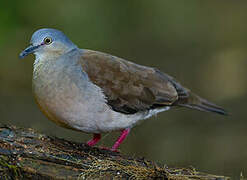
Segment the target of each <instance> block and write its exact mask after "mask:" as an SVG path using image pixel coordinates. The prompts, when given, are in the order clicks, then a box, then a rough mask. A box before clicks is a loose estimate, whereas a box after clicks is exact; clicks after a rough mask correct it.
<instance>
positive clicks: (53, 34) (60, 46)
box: [19, 28, 77, 58]
mask: <svg viewBox="0 0 247 180" xmlns="http://www.w3.org/2000/svg"><path fill="white" fill-rule="evenodd" d="M30 44H31V45H30V46H29V47H27V48H26V49H25V50H24V51H22V52H21V54H20V56H19V57H20V58H24V57H25V56H27V55H29V54H32V53H33V54H35V56H36V58H37V57H41V56H47V55H48V57H52V56H54V57H56V56H60V55H61V54H64V53H66V52H68V51H70V50H72V49H74V48H77V47H76V45H75V44H74V43H72V42H71V41H70V40H69V38H67V37H66V36H65V35H64V34H63V33H62V32H61V31H59V30H56V29H50V28H44V29H39V30H37V31H35V32H34V33H33V35H32V38H31V41H30Z"/></svg>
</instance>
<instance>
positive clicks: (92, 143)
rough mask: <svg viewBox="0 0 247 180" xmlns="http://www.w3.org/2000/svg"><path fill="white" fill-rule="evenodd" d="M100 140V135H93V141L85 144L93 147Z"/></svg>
mask: <svg viewBox="0 0 247 180" xmlns="http://www.w3.org/2000/svg"><path fill="white" fill-rule="evenodd" d="M100 138H101V135H100V134H93V139H91V140H90V141H88V142H87V145H89V146H94V145H95V144H96V143H97V142H98V141H99V140H100Z"/></svg>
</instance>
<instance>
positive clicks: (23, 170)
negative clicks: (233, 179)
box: [0, 126, 228, 180]
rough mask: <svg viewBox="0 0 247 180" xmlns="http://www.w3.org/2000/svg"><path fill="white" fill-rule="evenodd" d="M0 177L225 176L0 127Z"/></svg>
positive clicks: (144, 177)
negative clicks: (172, 166)
mask: <svg viewBox="0 0 247 180" xmlns="http://www.w3.org/2000/svg"><path fill="white" fill-rule="evenodd" d="M0 176H1V179H174V180H175V179H193V180H195V179H198V180H201V179H205V180H206V179H210V180H213V179H215V180H216V179H217V180H220V179H228V178H227V177H224V176H216V175H211V174H206V173H201V172H198V171H196V170H195V169H194V168H171V167H167V166H164V165H158V164H156V163H155V162H152V161H150V160H146V159H145V158H137V157H130V156H126V155H123V154H121V153H118V152H111V151H108V150H103V149H99V148H96V147H95V148H91V147H89V146H87V145H86V144H79V143H76V142H71V141H67V140H64V139H59V138H56V137H49V136H46V135H44V134H40V133H37V132H36V131H34V130H33V129H24V128H17V127H14V126H1V127H0Z"/></svg>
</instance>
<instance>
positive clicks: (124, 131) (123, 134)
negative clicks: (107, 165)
mask: <svg viewBox="0 0 247 180" xmlns="http://www.w3.org/2000/svg"><path fill="white" fill-rule="evenodd" d="M129 132H130V128H128V129H124V130H122V132H121V135H120V136H119V138H118V139H117V141H116V142H115V144H114V145H113V146H112V148H111V150H112V151H117V148H118V147H119V146H120V144H121V143H122V142H123V141H124V139H125V138H126V137H127V135H128V134H129Z"/></svg>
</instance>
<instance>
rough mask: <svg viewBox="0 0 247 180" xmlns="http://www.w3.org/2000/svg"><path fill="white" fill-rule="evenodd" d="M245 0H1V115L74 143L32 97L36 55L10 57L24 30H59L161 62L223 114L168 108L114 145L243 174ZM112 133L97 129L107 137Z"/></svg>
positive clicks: (95, 45) (78, 136)
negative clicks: (120, 142)
mask: <svg viewBox="0 0 247 180" xmlns="http://www.w3.org/2000/svg"><path fill="white" fill-rule="evenodd" d="M246 7H247V1H233V0H232V1H230V0H229V1H227V0H226V1H200V0H186V1H185V0H183V1H182V0H181V1H172V0H170V1H166V0H155V1H150V0H142V1H137V0H125V1H116V0H108V1H102V0H95V1H90V0H85V1H63V0H49V1H48V0H42V1H33V0H26V1H24V0H23V1H19V0H12V1H1V2H0V101H1V103H0V120H1V122H2V123H5V124H6V123H7V124H14V125H17V126H22V127H32V128H34V129H37V130H39V131H40V132H43V133H46V134H49V135H54V136H58V137H62V138H66V139H69V140H75V141H78V142H86V141H87V140H88V139H89V138H90V137H91V136H90V135H87V134H84V133H80V132H73V131H70V130H67V129H63V128H60V127H58V126H56V125H55V124H53V123H52V122H50V121H49V120H47V118H46V117H44V116H43V114H41V112H40V111H39V109H38V107H37V105H36V104H35V102H34V99H33V97H32V90H31V80H32V64H33V59H34V57H32V56H29V57H27V58H26V59H24V60H19V59H18V54H19V53H20V52H21V51H22V50H23V49H24V48H25V47H27V46H28V44H29V40H30V37H31V35H32V33H33V32H34V31H35V30H37V29H39V28H43V27H51V28H57V29H60V30H62V31H63V32H64V33H65V34H66V35H67V36H68V37H69V38H70V39H71V40H72V41H73V42H74V43H75V44H77V45H78V46H79V47H81V48H87V49H94V50H98V51H103V52H107V53H110V54H113V55H116V56H119V57H123V58H125V59H128V60H131V61H133V62H136V63H138V64H142V65H147V66H153V67H157V68H159V69H160V70H161V71H164V72H166V73H168V74H170V75H172V76H174V77H176V79H177V80H178V81H180V82H182V84H183V85H185V86H186V87H189V88H191V89H192V90H193V91H194V92H196V93H197V94H200V95H201V96H202V97H205V98H207V99H209V100H211V101H213V102H215V103H217V104H219V105H221V106H223V107H225V108H226V109H227V110H228V111H229V112H230V114H231V115H230V116H227V117H225V116H220V115H217V114H210V113H204V112H199V111H194V110H188V109H175V110H171V111H169V112H164V113H161V114H159V115H158V116H157V117H153V118H151V119H148V120H146V121H145V122H144V123H142V124H141V125H139V126H137V127H135V128H133V129H132V133H131V134H130V136H129V137H128V138H127V141H125V143H124V144H123V145H122V146H121V151H122V152H124V153H126V154H129V155H135V156H145V157H146V158H149V159H152V160H155V161H157V162H160V163H164V164H167V165H169V166H190V165H192V166H194V167H196V168H197V169H199V170H201V171H205V172H210V173H215V174H222V175H227V176H231V177H234V178H235V179H237V178H238V177H239V175H240V172H241V171H242V172H243V174H244V175H245V176H247V141H246V136H247V131H246V130H247V121H246V107H247V102H246V100H247V92H246V91H247V83H246V77H247V71H246V68H247V51H246V50H247V23H246V19H247V11H246ZM117 136H118V133H109V134H106V135H104V137H103V140H102V141H101V145H105V146H110V145H112V144H113V141H114V140H115V138H117Z"/></svg>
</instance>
